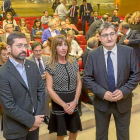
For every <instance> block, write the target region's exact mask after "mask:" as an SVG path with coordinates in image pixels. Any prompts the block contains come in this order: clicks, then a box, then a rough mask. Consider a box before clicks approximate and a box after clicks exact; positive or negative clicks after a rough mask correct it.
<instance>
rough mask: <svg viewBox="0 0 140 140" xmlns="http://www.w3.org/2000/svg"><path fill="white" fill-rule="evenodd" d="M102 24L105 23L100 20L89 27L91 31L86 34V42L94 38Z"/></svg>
mask: <svg viewBox="0 0 140 140" xmlns="http://www.w3.org/2000/svg"><path fill="white" fill-rule="evenodd" d="M102 23H103V21H102V20H101V19H99V20H97V21H95V22H93V23H92V24H91V25H90V27H89V29H88V31H87V33H86V36H85V38H86V40H88V39H89V38H90V37H93V35H94V33H95V31H96V30H97V29H98V28H99V27H100V25H101V24H102Z"/></svg>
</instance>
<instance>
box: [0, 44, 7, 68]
mask: <svg viewBox="0 0 140 140" xmlns="http://www.w3.org/2000/svg"><path fill="white" fill-rule="evenodd" d="M8 57H9V52H8V51H7V49H6V43H4V42H1V43H0V67H1V66H2V65H3V64H4V63H5V62H6V61H7V60H8Z"/></svg>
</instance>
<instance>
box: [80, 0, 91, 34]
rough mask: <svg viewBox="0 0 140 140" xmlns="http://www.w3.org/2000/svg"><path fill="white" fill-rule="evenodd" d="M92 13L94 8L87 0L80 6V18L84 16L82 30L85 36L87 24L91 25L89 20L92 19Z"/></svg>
mask: <svg viewBox="0 0 140 140" xmlns="http://www.w3.org/2000/svg"><path fill="white" fill-rule="evenodd" d="M91 12H93V8H92V6H91V4H90V3H87V1H86V0H83V4H82V5H81V6H80V17H79V19H81V16H82V29H83V35H85V22H86V21H87V22H88V23H89V19H90V17H91Z"/></svg>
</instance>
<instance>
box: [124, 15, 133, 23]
mask: <svg viewBox="0 0 140 140" xmlns="http://www.w3.org/2000/svg"><path fill="white" fill-rule="evenodd" d="M131 18H132V14H131V13H127V14H126V16H125V18H124V22H127V23H130V20H131Z"/></svg>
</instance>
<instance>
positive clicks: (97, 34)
mask: <svg viewBox="0 0 140 140" xmlns="http://www.w3.org/2000/svg"><path fill="white" fill-rule="evenodd" d="M93 36H94V37H97V39H98V46H100V45H101V41H100V39H99V32H98V31H95V34H94V35H93Z"/></svg>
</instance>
